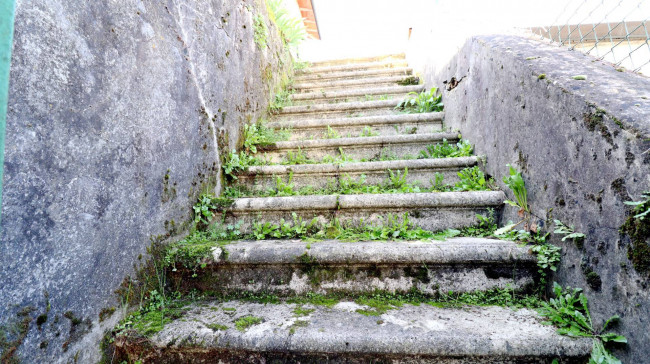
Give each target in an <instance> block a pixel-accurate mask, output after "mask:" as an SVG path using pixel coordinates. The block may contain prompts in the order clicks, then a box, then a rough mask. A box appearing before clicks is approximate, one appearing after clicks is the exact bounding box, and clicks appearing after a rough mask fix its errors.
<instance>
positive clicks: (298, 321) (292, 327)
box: [289, 320, 309, 335]
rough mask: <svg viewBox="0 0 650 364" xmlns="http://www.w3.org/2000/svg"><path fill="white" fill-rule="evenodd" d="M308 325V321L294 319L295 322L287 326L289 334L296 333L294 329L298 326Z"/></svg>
mask: <svg viewBox="0 0 650 364" xmlns="http://www.w3.org/2000/svg"><path fill="white" fill-rule="evenodd" d="M307 326H309V321H304V320H296V322H294V323H293V325H291V328H289V334H290V335H293V334H295V333H296V329H297V328H299V327H307Z"/></svg>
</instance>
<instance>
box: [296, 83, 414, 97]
mask: <svg viewBox="0 0 650 364" xmlns="http://www.w3.org/2000/svg"><path fill="white" fill-rule="evenodd" d="M408 86H420V87H421V86H422V85H400V84H398V83H396V82H395V81H390V82H376V83H365V84H358V85H343V86H325V87H321V88H307V89H296V88H294V89H293V90H294V93H293V95H305V94H313V93H320V94H321V95H322V94H323V93H325V95H327V94H332V93H338V92H345V91H350V90H354V89H386V88H395V87H408ZM409 90H410V88H409ZM408 92H410V91H408ZM364 95H365V94H364ZM299 98H300V97H298V99H299Z"/></svg>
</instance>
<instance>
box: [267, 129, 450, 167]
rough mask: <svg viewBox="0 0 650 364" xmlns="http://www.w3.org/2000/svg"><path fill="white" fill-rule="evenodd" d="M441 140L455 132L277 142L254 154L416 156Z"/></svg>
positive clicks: (273, 159) (274, 159)
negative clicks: (341, 153) (299, 153)
mask: <svg viewBox="0 0 650 364" xmlns="http://www.w3.org/2000/svg"><path fill="white" fill-rule="evenodd" d="M443 139H447V140H449V141H450V142H456V141H457V140H458V133H444V132H443V133H431V134H408V135H403V134H402V135H388V136H373V137H355V138H338V139H314V140H292V141H284V142H277V143H274V144H271V145H268V146H264V147H263V148H258V154H261V155H263V156H264V157H265V158H267V159H268V160H270V161H271V162H274V163H279V162H282V161H284V160H285V159H286V157H287V154H288V152H292V153H294V154H295V153H297V152H298V150H300V151H301V152H302V153H303V154H305V155H306V156H307V158H308V159H313V160H316V161H320V160H322V159H323V157H325V156H327V155H329V156H336V155H340V152H341V150H342V151H343V153H345V155H346V156H348V157H350V158H353V159H363V158H365V159H372V158H379V157H380V156H381V155H382V153H383V155H385V156H389V155H397V156H400V157H404V156H406V155H410V156H411V158H415V157H417V156H418V155H419V154H420V152H421V151H422V150H425V149H426V147H427V146H429V145H431V144H436V143H441V142H442V141H443Z"/></svg>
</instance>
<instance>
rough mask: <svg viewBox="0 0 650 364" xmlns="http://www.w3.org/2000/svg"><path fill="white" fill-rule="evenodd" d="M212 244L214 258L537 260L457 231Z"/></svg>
mask: <svg viewBox="0 0 650 364" xmlns="http://www.w3.org/2000/svg"><path fill="white" fill-rule="evenodd" d="M224 249H226V250H227V251H228V256H227V258H225V259H224V258H223V256H222V254H221V248H215V251H214V254H213V256H214V259H213V260H212V263H220V264H238V265H250V264H296V263H299V262H300V260H299V258H300V256H302V255H303V254H305V253H306V254H308V255H309V257H311V258H312V259H315V261H318V264H320V265H327V264H371V263H386V264H391V263H394V264H398V263H412V264H417V265H421V264H422V263H427V264H460V263H478V262H480V263H489V262H497V263H498V262H512V261H519V262H525V263H529V264H530V263H533V264H534V263H536V262H537V260H536V258H535V256H534V255H532V254H531V253H530V251H529V248H528V247H525V246H520V245H518V244H516V243H514V242H512V241H504V240H497V239H487V238H473V237H458V238H449V239H446V240H444V241H438V240H431V241H359V242H344V241H338V240H323V241H314V242H305V241H302V240H252V241H251V240H241V241H235V242H232V243H230V244H228V245H226V246H225V247H224Z"/></svg>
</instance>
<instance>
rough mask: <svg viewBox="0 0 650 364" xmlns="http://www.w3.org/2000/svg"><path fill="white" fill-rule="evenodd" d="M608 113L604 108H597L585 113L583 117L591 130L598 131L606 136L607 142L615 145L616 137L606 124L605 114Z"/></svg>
mask: <svg viewBox="0 0 650 364" xmlns="http://www.w3.org/2000/svg"><path fill="white" fill-rule="evenodd" d="M606 114H607V113H606V112H605V110H603V109H596V111H594V112H588V113H585V114H584V115H583V119H584V122H585V125H586V126H587V129H588V130H589V131H598V132H599V133H600V135H601V136H602V137H603V138H605V140H606V141H607V143H609V144H610V145H612V146H613V145H614V139H613V138H612V134H611V133H610V132H609V129H608V128H607V126H606V125H605V122H604V116H605V115H606Z"/></svg>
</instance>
